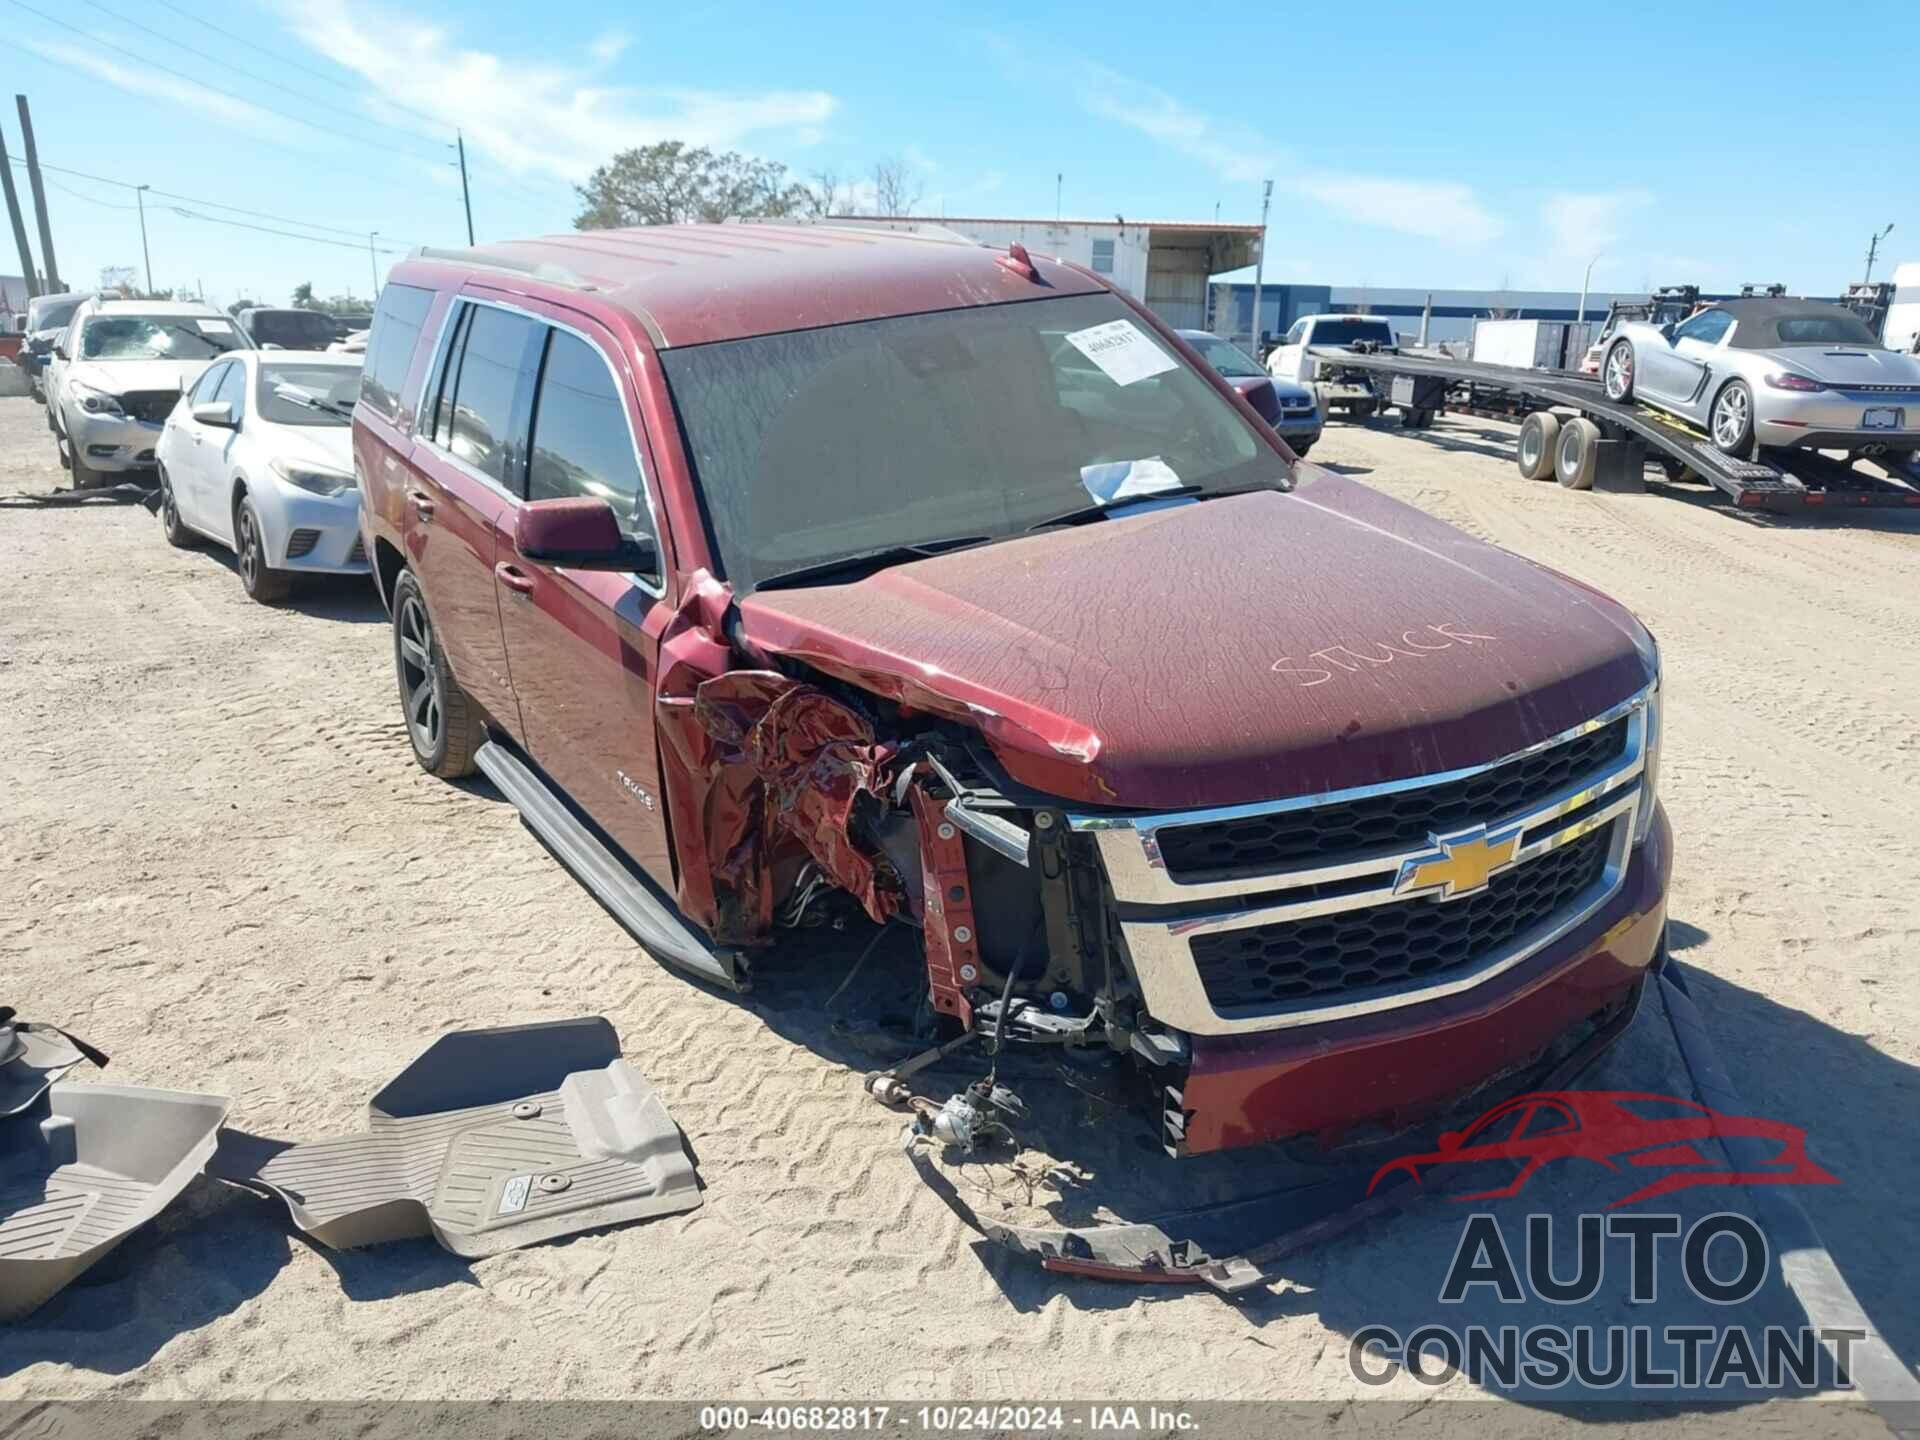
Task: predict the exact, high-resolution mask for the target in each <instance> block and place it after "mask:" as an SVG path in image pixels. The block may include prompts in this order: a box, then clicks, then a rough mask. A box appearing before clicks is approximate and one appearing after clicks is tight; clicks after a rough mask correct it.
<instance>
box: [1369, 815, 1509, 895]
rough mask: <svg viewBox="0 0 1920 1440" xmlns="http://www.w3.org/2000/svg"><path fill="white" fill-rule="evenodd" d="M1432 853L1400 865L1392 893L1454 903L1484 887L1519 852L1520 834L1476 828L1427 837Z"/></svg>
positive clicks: (1480, 826)
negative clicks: (1430, 896) (1428, 896)
mask: <svg viewBox="0 0 1920 1440" xmlns="http://www.w3.org/2000/svg"><path fill="white" fill-rule="evenodd" d="M1427 838H1428V839H1429V840H1431V841H1432V842H1433V847H1434V848H1433V852H1432V853H1431V854H1427V855H1416V856H1414V857H1413V859H1411V860H1405V861H1402V862H1401V865H1400V878H1399V879H1398V880H1396V881H1395V882H1394V886H1393V893H1394V894H1396V895H1408V894H1412V893H1414V892H1416V891H1427V890H1431V891H1433V892H1434V897H1433V898H1434V899H1436V900H1458V899H1459V898H1460V897H1461V896H1463V895H1473V894H1476V893H1478V892H1479V891H1481V890H1484V889H1486V888H1487V881H1488V880H1490V879H1491V878H1492V877H1493V876H1495V875H1497V874H1499V873H1500V872H1501V871H1502V870H1504V869H1506V868H1507V867H1508V866H1509V865H1511V864H1513V859H1514V856H1515V855H1516V854H1518V853H1519V850H1520V831H1519V830H1518V829H1513V830H1509V831H1507V832H1505V833H1504V834H1501V835H1489V834H1487V827H1486V826H1484V825H1476V826H1475V827H1474V828H1473V829H1471V830H1462V831H1459V832H1458V833H1456V834H1453V835H1429V836H1428V837H1427Z"/></svg>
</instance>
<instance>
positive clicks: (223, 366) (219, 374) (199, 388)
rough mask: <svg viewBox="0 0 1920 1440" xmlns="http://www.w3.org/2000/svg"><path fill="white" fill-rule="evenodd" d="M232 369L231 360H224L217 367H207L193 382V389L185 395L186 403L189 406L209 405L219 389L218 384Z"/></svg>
mask: <svg viewBox="0 0 1920 1440" xmlns="http://www.w3.org/2000/svg"><path fill="white" fill-rule="evenodd" d="M232 368H233V362H232V361H231V360H224V361H222V362H221V363H220V364H218V365H209V366H208V367H207V368H206V371H205V372H204V373H203V374H202V375H201V376H200V378H199V379H198V380H196V381H194V382H193V389H192V390H191V391H190V392H188V395H187V403H188V404H189V405H206V404H209V403H211V402H212V400H213V397H214V395H215V394H217V393H218V391H219V389H220V382H221V381H222V380H225V379H226V378H227V371H228V370H230V369H232Z"/></svg>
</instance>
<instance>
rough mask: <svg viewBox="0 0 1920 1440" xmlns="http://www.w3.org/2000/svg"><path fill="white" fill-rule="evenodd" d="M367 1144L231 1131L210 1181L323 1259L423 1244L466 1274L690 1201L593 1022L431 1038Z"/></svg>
mask: <svg viewBox="0 0 1920 1440" xmlns="http://www.w3.org/2000/svg"><path fill="white" fill-rule="evenodd" d="M367 1128H368V1133H367V1134H365V1135H360V1136H354V1137H351V1138H346V1139H339V1140H321V1141H315V1142H313V1143H310V1144H298V1145H294V1144H287V1143H285V1142H280V1141H274V1140H263V1139H259V1138H257V1137H254V1136H246V1135H239V1134H236V1133H234V1132H231V1131H229V1132H228V1133H227V1134H226V1135H225V1136H224V1137H222V1140H221V1145H220V1151H219V1154H218V1155H217V1156H216V1157H215V1160H214V1163H213V1173H214V1174H215V1175H217V1176H218V1177H219V1178H221V1179H223V1180H228V1181H231V1182H233V1183H235V1184H240V1185H246V1186H249V1187H250V1188H253V1189H256V1190H262V1191H265V1192H268V1193H271V1194H274V1195H277V1196H279V1197H280V1198H281V1199H282V1200H284V1201H285V1202H286V1204H287V1209H288V1211H289V1212H290V1214H291V1215H292V1217H293V1222H294V1224H296V1225H298V1226H299V1227H300V1228H301V1229H302V1230H304V1231H305V1232H306V1233H307V1234H309V1235H311V1236H313V1238H314V1239H316V1240H318V1241H320V1242H321V1243H322V1244H325V1245H329V1246H333V1247H336V1248H340V1249H351V1248H353V1247H356V1246H360V1245H372V1244H377V1243H379V1242H381V1241H386V1240H400V1239H406V1238H409V1237H413V1236H422V1235H429V1234H431V1235H433V1236H434V1237H435V1238H436V1239H438V1240H439V1242H440V1243H441V1244H442V1245H444V1246H445V1247H446V1248H447V1249H449V1250H451V1251H453V1253H454V1254H456V1255H464V1256H467V1257H469V1258H478V1257H480V1256H483V1255H493V1254H497V1253H499V1252H500V1251H503V1250H512V1249H517V1248H518V1247H520V1246H522V1245H530V1244H533V1243H535V1242H537V1241H541V1240H550V1239H553V1238H554V1237H556V1236H560V1235H569V1234H574V1233H576V1232H578V1231H582V1230H591V1229H597V1228H599V1227H601V1226H605V1225H615V1224H620V1223H624V1222H627V1221H633V1220H642V1219H647V1218H649V1217H651V1216H655V1215H666V1214H672V1213H674V1212H676V1211H682V1210H691V1209H693V1208H694V1207H695V1206H697V1205H699V1204H700V1200H701V1195H700V1188H699V1181H698V1179H697V1178H696V1176H695V1174H694V1170H693V1162H692V1161H691V1160H690V1159H689V1158H688V1157H687V1154H686V1151H685V1149H684V1147H683V1145H682V1143H681V1139H680V1131H679V1128H678V1127H677V1126H676V1125H675V1124H674V1123H673V1119H672V1117H671V1116H669V1115H668V1114H667V1110H666V1106H665V1105H664V1104H663V1103H662V1102H661V1100H660V1097H659V1096H658V1095H656V1094H655V1093H654V1090H653V1087H652V1086H651V1085H649V1084H648V1083H647V1081H646V1080H645V1079H644V1078H643V1077H642V1076H641V1075H639V1074H638V1073H637V1072H636V1071H634V1070H632V1069H630V1068H629V1067H628V1066H627V1064H626V1062H624V1061H623V1060H621V1059H620V1042H619V1037H618V1036H616V1035H615V1034H614V1030H613V1027H612V1026H611V1025H609V1024H608V1023H607V1022H606V1021H605V1020H603V1019H598V1018H595V1019H590V1020H566V1021H559V1022H556V1023H553V1024H546V1025H518V1026H511V1027H506V1028H503V1029H498V1030H466V1031H457V1032H455V1033H454V1034H451V1035H446V1036H442V1037H441V1038H440V1039H439V1040H438V1041H436V1042H435V1043H434V1045H433V1046H432V1047H431V1048H430V1049H428V1050H427V1052H426V1053H425V1054H424V1055H422V1056H421V1057H420V1058H419V1059H418V1060H416V1061H415V1062H414V1063H413V1064H412V1065H410V1066H408V1067H407V1069H406V1070H405V1071H403V1072H402V1073H401V1074H400V1075H399V1076H398V1077H396V1078H395V1079H394V1081H393V1082H392V1083H391V1084H389V1085H388V1086H387V1087H386V1088H385V1089H384V1090H382V1091H381V1092H380V1093H379V1094H378V1095H376V1096H375V1097H374V1099H373V1103H372V1105H371V1106H370V1107H369V1109H368V1126H367Z"/></svg>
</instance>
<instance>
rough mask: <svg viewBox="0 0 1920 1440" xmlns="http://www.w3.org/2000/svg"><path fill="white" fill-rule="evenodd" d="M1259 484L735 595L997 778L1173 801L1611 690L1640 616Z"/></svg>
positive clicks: (1597, 703) (1236, 799) (1411, 751)
mask: <svg viewBox="0 0 1920 1440" xmlns="http://www.w3.org/2000/svg"><path fill="white" fill-rule="evenodd" d="M1300 474H1301V477H1302V481H1303V483H1302V485H1301V487H1300V489H1299V490H1297V491H1296V492H1295V493H1294V494H1292V495H1282V494H1277V493H1266V492H1263V493H1258V494H1253V495H1245V496H1238V497H1233V498H1227V499H1220V500H1209V501H1204V502H1201V503H1198V504H1191V505H1180V506H1173V507H1168V508H1165V509H1161V510H1156V511H1153V512H1150V513H1146V514H1140V515H1135V516H1131V517H1128V518H1126V519H1120V520H1106V521H1099V522H1095V523H1093V524H1090V525H1086V526H1081V527H1075V528H1062V529H1057V530H1053V531H1048V532H1045V533H1042V534H1038V535H1034V536H1031V537H1026V538H1022V539H1019V540H1011V541H1006V542H1003V543H1001V544H998V545H990V546H986V547H983V548H980V549H977V550H969V551H961V552H959V553H956V554H952V555H944V556H936V557H934V558H931V559H928V560H924V561H919V562H916V563H914V564H910V565H904V566H898V567H896V568H893V569H890V570H884V571H881V572H880V573H879V574H877V575H874V576H871V577H870V578H868V579H865V580H862V581H860V582H858V583H856V584H851V585H838V586H826V587H818V588H810V589H796V590H770V591H764V592H760V593H757V594H754V595H751V596H749V597H748V598H747V599H746V600H744V601H742V602H741V606H740V615H741V621H742V628H743V630H744V633H745V636H746V638H747V639H749V640H750V641H751V642H752V643H754V644H755V645H757V646H759V647H760V648H762V649H763V650H765V651H767V652H768V653H770V654H775V655H782V656H788V657H792V658H795V659H799V660H804V661H806V662H807V663H809V664H811V665H813V666H815V667H816V668H818V669H820V670H822V671H825V672H827V673H829V674H832V675H835V676H838V677H840V678H842V679H845V680H848V681H851V682H852V683H854V684H857V685H860V686H862V687H863V688H865V689H867V690H869V691H872V692H874V693H876V694H879V695H882V696H885V697H887V698H890V699H894V700H897V701H900V702H901V703H903V704H905V705H908V706H910V707H914V708H918V709H922V710H928V711H932V712H935V713H939V714H944V715H949V716H953V717H955V718H958V719H964V720H966V721H968V722H969V723H971V724H973V725H975V726H977V727H978V728H979V729H980V731H981V732H982V733H983V734H984V735H985V737H986V739H987V741H988V743H989V744H990V745H991V746H992V748H993V750H994V752H995V754H996V756H997V757H998V758H999V760H1000V761H1001V763H1002V764H1003V765H1004V766H1005V767H1006V769H1007V770H1008V772H1009V773H1010V774H1011V775H1012V776H1013V777H1014V778H1015V779H1016V780H1018V781H1019V782H1021V783H1023V784H1026V785H1029V786H1032V787H1033V788H1035V789H1037V790H1042V791H1045V792H1048V793H1050V794H1054V795H1058V796H1061V797H1063V798H1065V799H1068V800H1072V801H1078V802H1081V803H1092V804H1100V805H1114V806H1121V807H1127V808H1139V809H1162V810H1171V809H1189V808H1194V807H1200V806H1214V805H1232V804H1239V803H1243V802H1248V801H1259V800H1274V799H1281V798H1286V797H1290V796H1295V795H1302V794H1312V793H1319V792H1324V791H1328V790H1336V789H1345V788H1348V787H1350V786H1355V785H1366V784H1373V783H1378V782H1381V781H1388V780H1399V779H1405V778H1409V777H1412V776H1417V775H1423V774H1431V773H1433V772H1435V771H1442V770H1451V769H1455V768H1457V767H1460V766H1466V765H1476V764H1481V763H1484V762H1486V761H1489V760H1495V759H1498V758H1500V757H1501V756H1504V755H1508V754H1511V753H1512V752H1514V751H1516V750H1520V749H1523V748H1525V747H1526V746H1528V745H1531V744H1533V743H1535V742H1537V741H1540V740H1544V739H1546V738H1548V737H1549V736H1552V735H1555V734H1558V733H1559V732H1560V731H1563V730H1566V729H1569V728H1571V727H1572V726H1574V725H1577V724H1579V723H1581V722H1582V721H1584V720H1588V719H1590V718H1592V717H1593V716H1594V715H1596V714H1598V713H1599V712H1600V711H1602V710H1605V709H1607V708H1608V707H1609V706H1611V705H1614V704H1616V703H1618V702H1619V701H1621V700H1624V699H1626V698H1627V697H1628V696H1629V695H1632V694H1633V693H1635V692H1636V691H1638V690H1639V689H1640V688H1642V687H1643V686H1644V685H1645V684H1646V683H1647V681H1648V679H1649V678H1650V677H1651V675H1652V673H1653V666H1654V659H1653V645H1652V640H1651V638H1650V637H1649V636H1648V634H1647V632H1646V631H1645V630H1644V629H1643V628H1642V627H1641V626H1640V624H1639V623H1638V622H1637V621H1636V620H1634V618H1633V617H1632V616H1631V615H1630V614H1628V613H1627V611H1626V610H1624V609H1623V608H1621V607H1620V606H1619V605H1617V604H1615V603H1614V602H1612V601H1610V600H1608V599H1606V598H1605V597H1603V596H1601V595H1599V594H1598V593H1597V592H1595V591H1592V590H1590V589H1588V588H1586V587H1585V586H1583V585H1579V584H1576V583H1574V582H1573V581H1570V580H1567V579H1565V578H1564V577H1561V576H1559V575H1556V574H1555V573H1553V572H1552V571H1549V570H1546V569H1543V568H1541V567H1540V566H1537V565H1534V564H1533V563H1532V562H1530V561H1527V560H1523V559H1521V558H1520V557H1519V556H1516V555H1513V554H1510V553H1509V552H1507V551H1504V550H1500V549H1497V548H1495V547H1493V546H1490V545H1486V544H1482V543H1481V542H1479V541H1477V540H1474V539H1472V538H1471V537H1469V536H1467V535H1465V534H1463V533H1461V532H1460V531H1458V530H1455V529H1453V528H1452V527H1451V526H1448V525H1445V524H1442V523H1441V522H1439V521H1437V520H1434V519H1432V518H1430V517H1429V516H1427V515H1425V514H1423V513H1421V512H1420V511H1417V510H1415V509H1413V508H1411V507H1409V506H1406V505H1402V504H1400V503H1399V502H1397V501H1394V500H1390V499H1388V498H1387V497H1385V496H1384V495H1381V494H1379V493H1378V492H1377V491H1373V490H1369V489H1367V488H1366V487H1364V486H1361V485H1358V484H1355V483H1353V482H1351V481H1347V480H1342V479H1339V478H1337V477H1335V476H1332V475H1330V474H1329V473H1328V472H1326V471H1323V470H1320V469H1318V467H1315V466H1310V465H1303V466H1302V467H1301V468H1300Z"/></svg>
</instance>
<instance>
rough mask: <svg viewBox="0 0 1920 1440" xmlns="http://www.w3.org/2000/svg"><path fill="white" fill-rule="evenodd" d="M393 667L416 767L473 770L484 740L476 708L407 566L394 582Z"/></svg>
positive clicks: (448, 776)
mask: <svg viewBox="0 0 1920 1440" xmlns="http://www.w3.org/2000/svg"><path fill="white" fill-rule="evenodd" d="M393 670H394V678H395V680H396V681H397V682H398V683H399V687H400V714H401V717H402V718H403V719H404V720H405V721H406V726H407V740H408V742H409V743H410V744H411V745H412V746H413V758H414V759H415V760H416V761H418V762H419V764H420V768H421V769H422V770H425V771H426V772H427V773H428V774H429V775H437V776H439V777H440V778H441V779H442V780H457V779H459V778H460V777H461V776H463V775H471V774H472V773H473V755H474V752H475V751H476V750H478V749H479V748H480V745H481V743H482V741H484V740H485V739H486V732H485V729H484V728H483V726H482V725H481V722H480V707H479V706H478V705H476V704H474V703H473V701H472V700H470V699H469V698H468V697H467V692H466V691H464V690H462V689H461V688H460V682H459V681H457V680H455V679H454V678H453V668H452V667H451V666H449V665H448V664H447V655H446V651H444V650H443V649H441V648H440V634H439V631H438V630H436V629H435V628H434V624H433V617H432V616H431V614H430V613H429V612H428V610H427V596H426V592H425V591H424V590H422V589H421V588H420V581H419V579H418V578H417V577H416V576H415V575H414V573H413V572H412V571H411V570H402V571H401V572H400V576H399V578H398V579H397V580H395V581H394V582H393Z"/></svg>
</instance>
